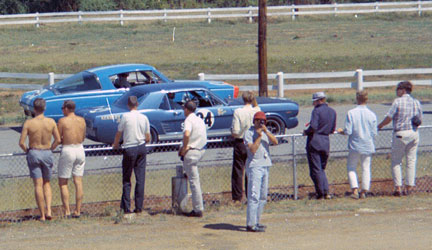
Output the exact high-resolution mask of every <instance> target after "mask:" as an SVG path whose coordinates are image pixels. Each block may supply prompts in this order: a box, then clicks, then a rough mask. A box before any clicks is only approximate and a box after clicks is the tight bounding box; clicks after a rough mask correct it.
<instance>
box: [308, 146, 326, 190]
mask: <svg viewBox="0 0 432 250" xmlns="http://www.w3.org/2000/svg"><path fill="white" fill-rule="evenodd" d="M306 151H307V159H308V162H309V171H310V172H309V173H310V177H311V179H312V181H313V182H314V184H315V191H316V193H317V197H318V198H321V197H323V196H324V195H327V194H328V192H329V188H328V182H327V176H326V174H325V172H324V170H325V168H326V165H327V160H328V157H329V153H328V152H326V151H316V150H315V149H313V148H312V147H307V148H306Z"/></svg>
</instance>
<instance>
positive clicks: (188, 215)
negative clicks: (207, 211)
mask: <svg viewBox="0 0 432 250" xmlns="http://www.w3.org/2000/svg"><path fill="white" fill-rule="evenodd" d="M184 215H185V216H187V217H198V218H201V217H203V212H202V211H198V212H195V210H192V211H191V212H189V213H184Z"/></svg>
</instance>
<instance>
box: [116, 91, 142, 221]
mask: <svg viewBox="0 0 432 250" xmlns="http://www.w3.org/2000/svg"><path fill="white" fill-rule="evenodd" d="M128 107H129V109H130V112H129V113H125V114H123V116H122V118H121V120H120V123H119V125H118V129H117V133H116V135H115V139H114V143H113V149H117V148H119V143H120V139H121V137H122V135H123V145H122V148H123V161H122V168H123V194H122V199H121V203H120V208H121V209H122V210H123V211H124V213H125V214H128V213H132V211H131V209H130V190H131V176H132V170H133V171H134V172H135V179H136V184H135V210H134V212H135V213H141V212H142V209H143V202H144V187H145V171H146V155H147V151H146V146H145V144H146V143H148V142H150V123H149V120H148V118H147V116H145V115H143V114H141V113H140V112H139V111H138V110H137V107H138V100H137V97H136V96H129V98H128Z"/></svg>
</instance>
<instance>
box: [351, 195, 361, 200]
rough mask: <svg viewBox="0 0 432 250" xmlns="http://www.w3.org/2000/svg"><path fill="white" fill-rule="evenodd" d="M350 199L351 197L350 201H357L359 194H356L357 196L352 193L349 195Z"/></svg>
mask: <svg viewBox="0 0 432 250" xmlns="http://www.w3.org/2000/svg"><path fill="white" fill-rule="evenodd" d="M350 197H351V198H352V199H354V200H358V199H359V194H358V193H357V194H355V193H352V194H351V195H350Z"/></svg>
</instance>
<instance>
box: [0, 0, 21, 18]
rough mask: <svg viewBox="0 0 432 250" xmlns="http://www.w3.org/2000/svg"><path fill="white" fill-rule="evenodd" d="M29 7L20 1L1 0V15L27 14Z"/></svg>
mask: <svg viewBox="0 0 432 250" xmlns="http://www.w3.org/2000/svg"><path fill="white" fill-rule="evenodd" d="M26 12H27V7H26V6H25V5H24V4H23V3H22V2H20V1H19V0H0V14H2V15H6V14H20V13H26Z"/></svg>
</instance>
